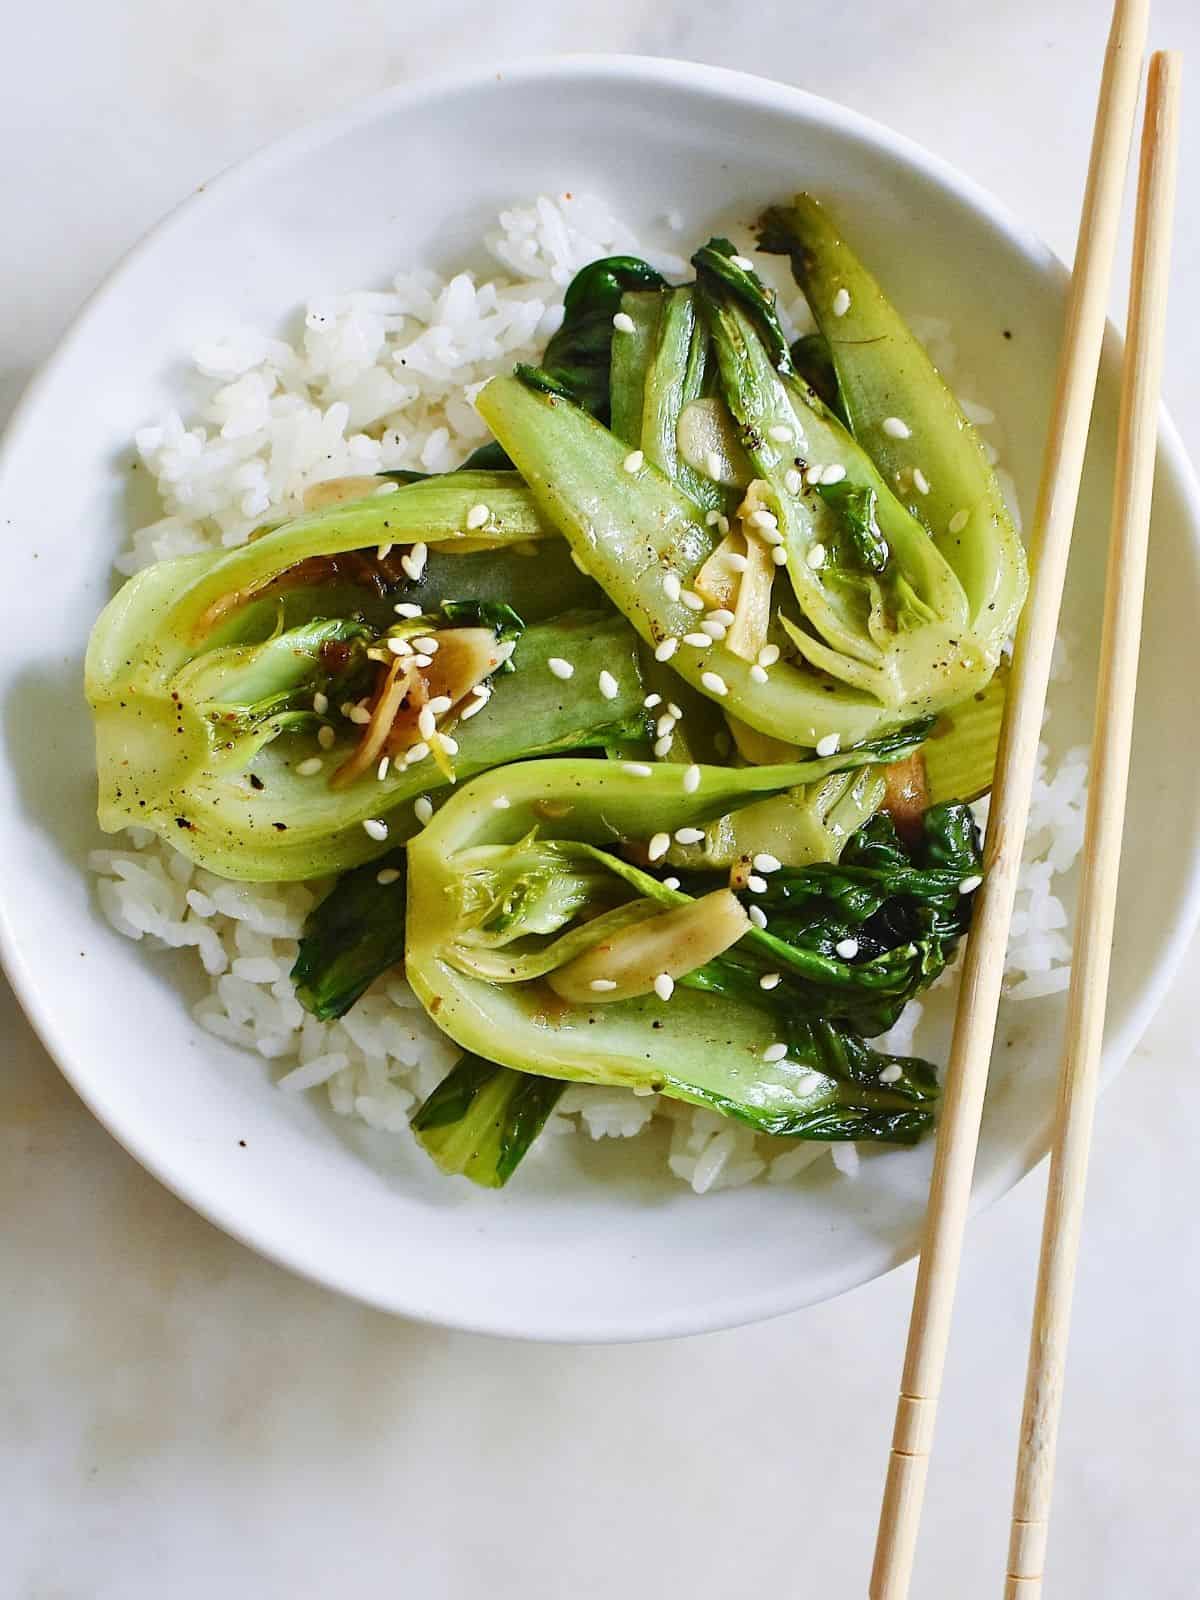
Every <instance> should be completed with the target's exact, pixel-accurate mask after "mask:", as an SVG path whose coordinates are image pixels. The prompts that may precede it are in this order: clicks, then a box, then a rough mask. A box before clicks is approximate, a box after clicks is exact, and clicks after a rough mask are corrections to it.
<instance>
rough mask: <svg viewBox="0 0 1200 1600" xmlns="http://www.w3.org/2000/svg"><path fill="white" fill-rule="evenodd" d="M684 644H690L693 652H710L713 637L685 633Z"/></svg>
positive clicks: (703, 634) (705, 634)
mask: <svg viewBox="0 0 1200 1600" xmlns="http://www.w3.org/2000/svg"><path fill="white" fill-rule="evenodd" d="M683 642H684V644H690V645H691V647H692V649H693V650H708V649H710V648H711V646H712V642H713V641H712V637H711V635H709V634H707V633H685V634H684V636H683Z"/></svg>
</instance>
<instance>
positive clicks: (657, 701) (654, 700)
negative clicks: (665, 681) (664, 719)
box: [642, 694, 662, 711]
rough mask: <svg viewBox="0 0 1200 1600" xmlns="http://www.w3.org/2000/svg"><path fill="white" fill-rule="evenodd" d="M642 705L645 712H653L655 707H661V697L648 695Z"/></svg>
mask: <svg viewBox="0 0 1200 1600" xmlns="http://www.w3.org/2000/svg"><path fill="white" fill-rule="evenodd" d="M642 704H643V705H644V706H645V708H646V710H647V711H653V710H654V708H655V706H660V705H662V695H660V694H648V695H647V696H646V698H645V699H644V700H643V701H642Z"/></svg>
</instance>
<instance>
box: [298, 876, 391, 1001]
mask: <svg viewBox="0 0 1200 1600" xmlns="http://www.w3.org/2000/svg"><path fill="white" fill-rule="evenodd" d="M381 871H382V872H385V873H387V874H390V873H391V872H399V874H400V876H399V878H397V879H395V880H393V881H391V882H389V883H382V884H381V883H380V882H379V874H380V872H381ZM404 896H405V854H404V851H403V850H393V851H391V852H390V853H389V854H388V855H386V856H383V857H381V858H380V859H379V860H378V861H370V862H368V863H367V865H366V866H363V867H356V868H355V869H354V871H353V872H347V873H345V874H344V875H343V876H342V877H341V878H339V879H338V881H337V883H336V884H334V886H333V888H332V889H331V890H330V892H329V893H328V894H327V895H326V896H325V898H324V900H322V901H321V903H320V904H319V905H318V906H317V907H316V908H315V910H313V911H311V912H310V913H309V916H308V920H307V921H306V922H305V924H304V933H303V935H302V936H301V939H300V953H299V954H298V955H297V957H296V964H295V966H293V968H292V982H293V983H294V984H295V986H296V998H297V999H298V1000H299V1001H300V1004H301V1005H302V1006H303V1007H304V1008H305V1010H306V1011H311V1012H312V1014H313V1016H314V1017H318V1018H319V1019H320V1020H321V1021H322V1022H328V1021H329V1020H330V1019H331V1018H333V1017H341V1016H344V1015H345V1014H346V1012H347V1011H349V1009H350V1007H351V1006H352V1005H353V1004H354V1003H355V1001H356V1000H358V999H359V998H360V996H361V995H362V994H364V993H365V991H366V990H367V989H369V988H370V986H371V984H372V983H374V981H375V979H376V978H377V977H379V975H380V974H381V973H383V972H386V971H387V970H388V968H389V967H394V966H396V965H398V964H399V963H400V962H401V961H403V959H404Z"/></svg>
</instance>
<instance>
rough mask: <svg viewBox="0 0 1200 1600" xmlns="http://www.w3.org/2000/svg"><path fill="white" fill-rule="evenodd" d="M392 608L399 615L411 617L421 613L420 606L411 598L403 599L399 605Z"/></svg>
mask: <svg viewBox="0 0 1200 1600" xmlns="http://www.w3.org/2000/svg"><path fill="white" fill-rule="evenodd" d="M392 610H393V611H394V612H395V613H396V615H397V616H398V617H408V618H410V619H411V618H413V617H419V616H420V615H421V608H420V606H415V605H413V603H412V601H411V600H401V601H400V603H399V605H395V606H393V607H392Z"/></svg>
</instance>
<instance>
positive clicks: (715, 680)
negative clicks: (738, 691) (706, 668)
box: [700, 672, 729, 694]
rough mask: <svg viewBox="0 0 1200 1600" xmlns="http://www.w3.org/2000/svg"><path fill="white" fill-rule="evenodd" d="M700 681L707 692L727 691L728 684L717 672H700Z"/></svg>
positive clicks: (718, 692)
mask: <svg viewBox="0 0 1200 1600" xmlns="http://www.w3.org/2000/svg"><path fill="white" fill-rule="evenodd" d="M700 682H701V683H702V684H703V685H704V687H705V688H706V689H707V690H708V692H709V694H728V693H729V685H728V684H727V683H726V682H725V679H724V678H723V677H722V676H721V674H720V673H719V672H702V673H701V674H700Z"/></svg>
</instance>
